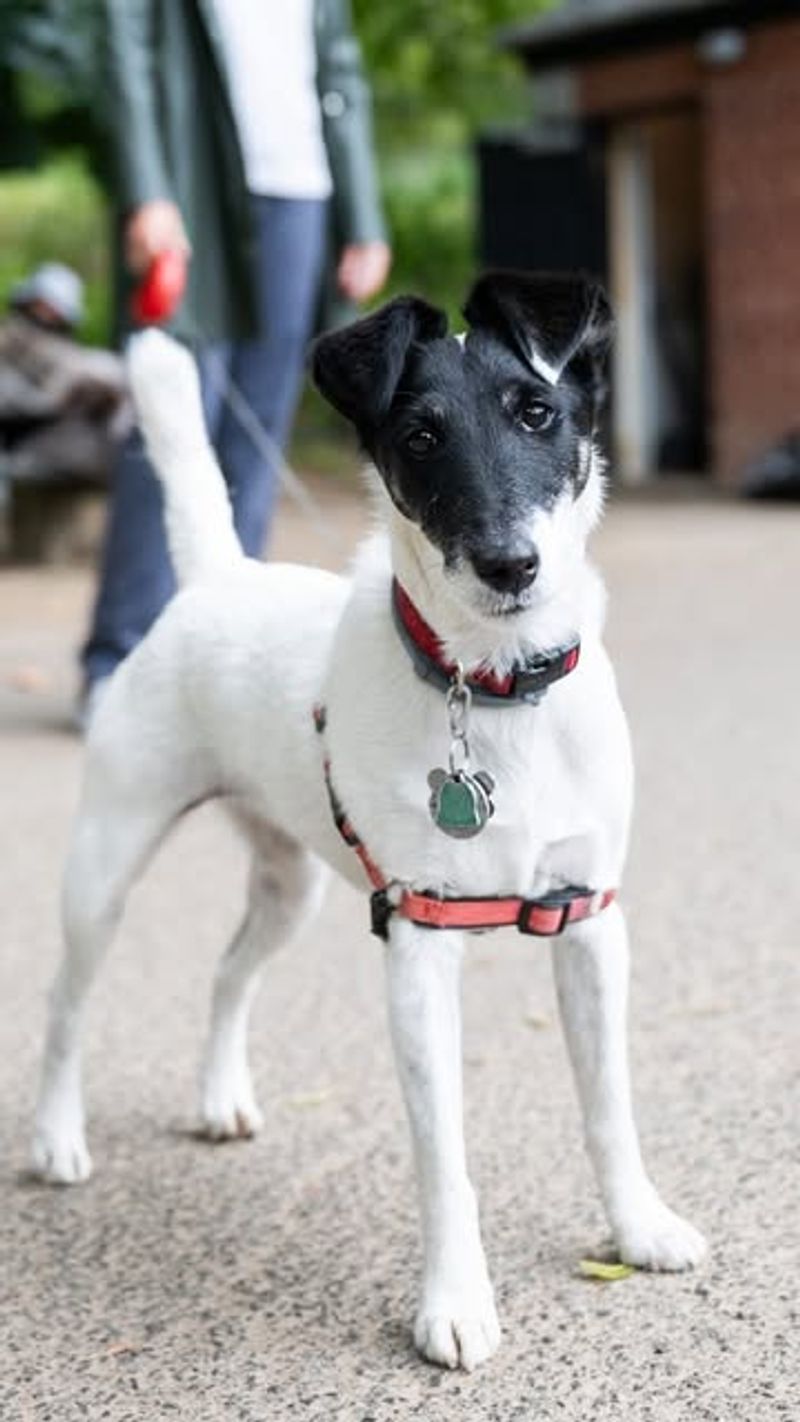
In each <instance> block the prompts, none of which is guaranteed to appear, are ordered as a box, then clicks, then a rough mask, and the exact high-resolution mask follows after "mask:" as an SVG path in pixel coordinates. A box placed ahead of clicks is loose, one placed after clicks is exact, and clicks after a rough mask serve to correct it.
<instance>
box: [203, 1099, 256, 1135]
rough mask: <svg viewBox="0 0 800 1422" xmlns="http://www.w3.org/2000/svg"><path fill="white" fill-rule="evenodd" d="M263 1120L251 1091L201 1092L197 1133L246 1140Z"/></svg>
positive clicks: (254, 1132) (254, 1133) (253, 1133)
mask: <svg viewBox="0 0 800 1422" xmlns="http://www.w3.org/2000/svg"><path fill="white" fill-rule="evenodd" d="M263 1124H264V1117H263V1116H262V1114H261V1112H260V1111H259V1109H258V1106H257V1105H256V1103H255V1098H254V1096H253V1094H252V1092H251V1091H249V1090H242V1091H239V1092H232V1093H225V1092H220V1091H207V1092H206V1093H205V1096H204V1099H203V1110H202V1124H201V1127H200V1134H201V1135H202V1136H203V1137H204V1138H205V1139H206V1140H207V1141H215V1142H219V1143H221V1142H222V1141H242V1140H250V1138H251V1137H252V1136H255V1135H257V1134H258V1132H259V1131H260V1130H261V1127H262V1126H263Z"/></svg>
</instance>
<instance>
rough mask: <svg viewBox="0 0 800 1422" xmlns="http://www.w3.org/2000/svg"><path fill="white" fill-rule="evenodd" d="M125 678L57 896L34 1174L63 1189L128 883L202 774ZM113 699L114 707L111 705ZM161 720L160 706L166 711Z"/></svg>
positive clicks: (79, 1134) (76, 1156)
mask: <svg viewBox="0 0 800 1422" xmlns="http://www.w3.org/2000/svg"><path fill="white" fill-rule="evenodd" d="M122 670H123V672H125V673H126V675H125V677H124V678H123V681H122V682H121V683H120V685H119V687H118V686H117V685H116V684H113V685H112V687H111V688H110V689H109V693H108V697H107V703H108V704H107V703H106V702H104V703H103V705H102V706H101V708H100V713H99V717H98V719H99V721H101V722H102V725H100V726H98V730H99V731H100V732H101V734H100V735H99V737H95V736H94V734H93V737H92V739H91V741H90V744H89V748H88V759H87V766H86V779H85V784H84V791H83V796H82V800H81V806H80V809H79V812H78V816H77V820H76V823H75V828H74V831H73V835H72V841H71V845H70V849H69V853H68V856H67V864H66V870H65V876H64V886H63V896H62V921H63V930H64V954H63V958H62V961H61V965H60V967H59V970H58V973H57V976H56V980H55V983H54V985H53V989H52V993H51V998H50V1010H49V1016H48V1027H47V1037H46V1043H45V1051H44V1060H43V1066H42V1076H41V1084H40V1089H39V1098H38V1103H37V1108H36V1117H35V1127H34V1138H33V1147H32V1166H33V1169H34V1171H35V1173H36V1174H37V1175H39V1176H40V1177H41V1178H42V1179H44V1180H46V1181H48V1182H50V1183H53V1184H63V1185H69V1184H73V1183H76V1182H78V1181H81V1180H85V1179H86V1178H87V1177H88V1175H89V1174H90V1171H91V1161H90V1158H89V1153H88V1151H87V1148H86V1140H85V1133H84V1110H83V1093H82V1088H81V1065H80V1045H81V1035H82V1027H83V1021H84V1017H85V1009H86V1005H87V999H88V996H89V990H90V988H91V986H92V983H93V981H94V979H95V976H96V974H97V971H98V969H99V967H100V964H101V961H102V959H103V955H104V953H105V951H106V949H107V947H108V946H109V944H110V942H111V938H112V936H113V933H114V930H115V928H116V926H117V923H118V921H119V918H120V915H121V912H122V909H123V907H124V903H125V899H126V896H127V893H128V890H129V888H130V887H131V885H132V883H133V881H134V880H135V878H136V877H137V875H138V874H139V873H140V871H141V870H142V869H143V867H144V865H145V863H146V862H147V860H148V859H149V857H150V855H151V854H152V852H153V851H154V850H155V848H156V847H157V845H158V844H159V843H160V841H161V840H162V838H163V836H164V834H165V833H166V831H167V829H168V828H169V826H170V825H171V823H172V822H173V821H174V820H175V819H176V818H177V817H178V815H179V814H180V813H181V812H182V811H183V810H185V809H186V808H187V807H188V806H189V805H190V804H192V803H194V802H196V801H197V800H200V799H203V798H204V797H205V795H206V794H207V793H208V789H209V787H207V786H205V785H204V781H203V772H202V768H201V767H199V766H197V765H194V764H191V763H190V760H191V757H190V755H189V753H188V751H187V750H186V749H185V748H184V749H182V748H181V742H180V740H179V739H178V737H177V734H176V735H174V736H173V737H172V738H170V737H169V736H168V735H167V727H166V726H165V725H164V724H161V725H159V727H158V731H159V734H148V731H154V729H155V728H154V727H153V726H151V725H150V721H149V719H148V716H149V712H148V711H147V709H146V707H147V702H146V700H145V701H144V702H140V701H139V698H138V697H137V696H130V697H129V693H130V690H131V678H130V676H128V675H127V671H128V669H127V667H125V668H123V669H122ZM112 698H113V705H112ZM162 710H163V706H162Z"/></svg>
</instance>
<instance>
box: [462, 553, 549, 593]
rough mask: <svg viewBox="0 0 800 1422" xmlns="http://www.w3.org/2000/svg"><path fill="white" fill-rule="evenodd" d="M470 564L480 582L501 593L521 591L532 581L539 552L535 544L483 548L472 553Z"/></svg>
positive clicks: (537, 568)
mask: <svg viewBox="0 0 800 1422" xmlns="http://www.w3.org/2000/svg"><path fill="white" fill-rule="evenodd" d="M472 566H473V567H474V569H475V572H476V573H477V574H478V577H479V578H480V579H481V581H482V582H484V583H488V584H489V587H490V588H496V590H497V591H498V592H503V593H514V594H517V593H521V592H524V591H525V588H529V587H530V585H531V583H532V582H534V580H535V578H536V574H537V573H538V571H539V552H538V549H537V548H536V546H535V544H533V543H530V544H528V546H527V547H526V548H517V549H515V550H514V551H513V552H509V550H508V549H499V548H498V549H497V550H494V549H483V550H482V551H481V552H480V553H479V554H474V555H473V558H472Z"/></svg>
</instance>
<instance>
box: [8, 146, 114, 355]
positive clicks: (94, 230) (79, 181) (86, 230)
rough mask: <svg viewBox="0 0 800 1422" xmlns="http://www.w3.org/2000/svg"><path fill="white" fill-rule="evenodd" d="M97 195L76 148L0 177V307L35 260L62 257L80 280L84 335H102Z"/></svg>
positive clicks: (105, 322) (105, 293)
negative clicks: (83, 293)
mask: <svg viewBox="0 0 800 1422" xmlns="http://www.w3.org/2000/svg"><path fill="white" fill-rule="evenodd" d="M106 222H107V219H106V211H105V204H104V202H103V198H102V195H101V193H100V191H99V189H98V188H97V186H96V184H95V183H94V182H93V181H92V179H91V178H90V176H89V173H88V170H87V167H86V164H85V163H84V162H83V161H82V159H81V156H80V154H70V155H67V156H62V157H61V158H58V159H56V160H53V161H51V162H50V163H48V164H46V166H45V167H43V168H41V169H39V171H38V172H36V173H22V174H15V175H13V176H10V175H9V176H3V177H2V179H0V309H4V308H5V303H6V299H7V296H8V293H9V291H10V289H11V287H12V286H13V285H14V284H15V282H17V281H19V280H20V278H21V277H23V276H27V275H28V274H29V272H30V271H31V270H32V269H33V268H34V267H36V266H38V264H39V263H40V262H47V261H54V260H57V261H60V262H66V263H67V264H68V265H69V266H71V267H74V268H75V270H76V271H77V272H80V274H81V276H82V277H83V279H84V281H85V282H86V305H87V320H86V324H85V326H84V328H83V330H82V332H81V334H82V336H83V337H84V338H85V339H86V340H88V341H93V342H97V343H102V342H104V341H106V340H107V339H108V329H109V307H110V300H111V293H110V283H109V253H108V242H107V226H106Z"/></svg>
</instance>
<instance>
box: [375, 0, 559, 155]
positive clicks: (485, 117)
mask: <svg viewBox="0 0 800 1422" xmlns="http://www.w3.org/2000/svg"><path fill="white" fill-rule="evenodd" d="M550 3H551V0H404V3H403V4H402V5H391V4H382V5H380V4H379V5H376V4H375V3H374V0H353V10H354V14H355V19H356V27H357V30H358V34H359V37H360V39H361V43H362V47H363V49H364V54H365V57H366V61H367V67H368V69H369V73H370V75H371V78H372V81H373V85H374V89H375V101H376V113H377V119H378V132H379V135H380V141H381V146H382V147H383V148H385V149H386V148H394V147H402V146H403V145H404V144H407V143H409V142H411V143H412V144H413V143H415V142H419V141H420V140H422V141H423V142H430V141H431V138H433V139H434V141H436V140H437V139H439V140H440V141H441V140H443V139H444V140H445V141H447V140H448V139H449V141H450V142H457V141H459V140H461V141H462V142H463V141H464V140H465V139H466V138H467V136H468V135H469V134H470V133H472V132H474V130H475V128H476V127H479V126H480V125H482V124H483V123H485V122H487V121H489V122H498V121H501V122H502V121H507V120H509V119H512V118H515V117H517V116H519V115H520V114H521V113H522V112H523V111H524V107H525V102H526V99H525V92H526V91H525V83H524V80H523V78H522V75H521V72H520V69H519V66H518V65H517V64H516V63H515V62H514V61H513V60H512V59H511V58H510V57H509V56H508V55H506V54H504V53H503V52H502V51H501V50H500V49H499V47H498V44H497V31H498V30H499V29H500V28H501V27H502V26H504V25H508V24H512V23H514V22H516V21H519V20H527V19H530V18H532V16H534V15H535V14H536V12H537V11H538V10H543V9H546V8H549V4H550Z"/></svg>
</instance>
